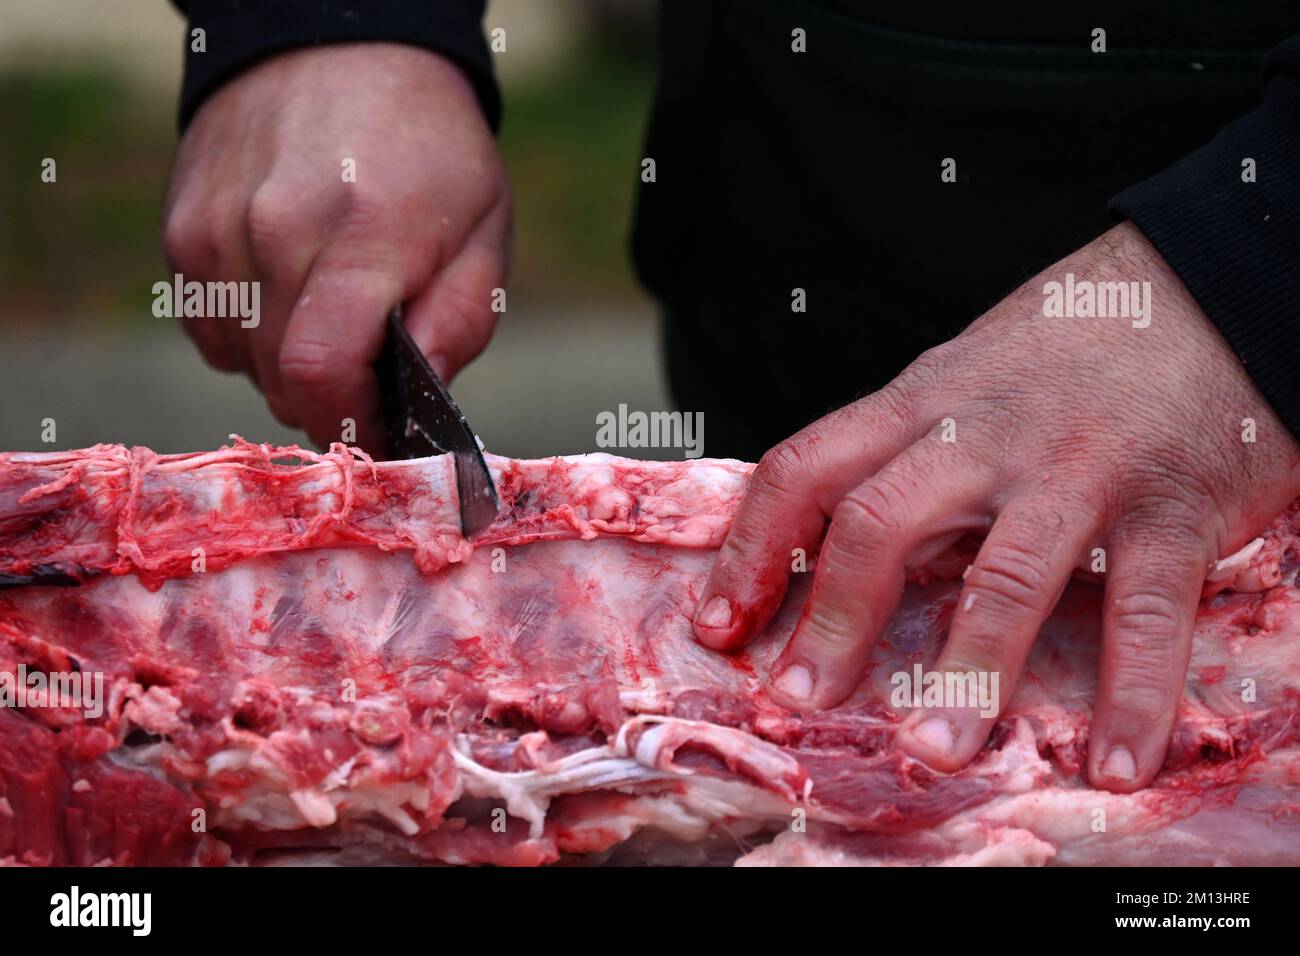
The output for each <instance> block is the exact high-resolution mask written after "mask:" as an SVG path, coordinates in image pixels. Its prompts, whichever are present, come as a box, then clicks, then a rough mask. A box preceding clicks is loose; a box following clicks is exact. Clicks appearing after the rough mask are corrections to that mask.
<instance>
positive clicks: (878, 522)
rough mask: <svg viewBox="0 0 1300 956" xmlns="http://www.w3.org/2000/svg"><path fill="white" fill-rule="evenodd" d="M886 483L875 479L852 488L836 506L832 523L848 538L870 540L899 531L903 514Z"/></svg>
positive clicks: (891, 535) (866, 542)
mask: <svg viewBox="0 0 1300 956" xmlns="http://www.w3.org/2000/svg"><path fill="white" fill-rule="evenodd" d="M901 500H902V499H901V497H900V496H896V495H895V494H894V493H893V492H892V491H891V490H890V488H889V486H888V483H887V482H884V481H879V480H874V481H869V482H867V483H866V484H864V485H862V486H860V487H859V488H856V489H854V490H853V491H852V492H850V493H849V494H848V495H846V496H845V497H844V499H843V500H841V501H840V503H839V504H838V505H837V506H836V507H835V513H834V515H832V517H831V526H832V527H833V528H838V529H839V531H840V533H841V537H844V538H847V540H856V541H861V542H863V543H864V544H870V543H873V542H877V541H880V540H881V539H882V538H892V537H895V536H897V535H900V534H902V532H903V530H904V528H905V526H906V516H905V512H904V509H903V506H902V503H901Z"/></svg>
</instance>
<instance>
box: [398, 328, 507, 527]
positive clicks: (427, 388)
mask: <svg viewBox="0 0 1300 956" xmlns="http://www.w3.org/2000/svg"><path fill="white" fill-rule="evenodd" d="M375 374H376V375H377V376H378V378H379V396H380V403H381V405H382V406H383V413H384V422H385V434H386V436H387V438H388V454H389V455H390V456H391V457H393V458H427V457H428V456H430V455H443V454H450V455H451V456H452V460H453V462H454V463H455V467H456V496H457V498H459V500H460V532H461V534H462V535H464V536H465V537H466V538H472V537H473V536H474V535H476V534H478V533H479V532H480V531H482V530H483V529H485V528H486V527H487V526H488V525H490V524H491V523H492V522H493V521H495V520H496V516H497V508H498V503H497V490H496V486H495V485H494V484H493V483H492V473H491V472H489V471H488V466H487V462H486V461H484V460H483V453H482V452H481V451H480V450H479V447H478V441H477V439H475V438H474V432H473V431H471V430H470V427H469V424H468V423H467V422H466V421H465V416H464V415H462V414H461V411H460V409H459V408H457V407H456V403H455V402H454V401H452V399H451V396H450V395H448V394H447V388H446V386H444V385H443V384H442V382H441V381H440V380H439V378H438V376H437V375H436V374H434V371H433V368H432V367H430V365H429V361H428V359H426V358H425V357H424V353H422V352H421V351H420V349H419V346H417V345H416V344H415V342H414V340H413V339H412V338H411V334H410V333H409V332H407V331H406V325H405V324H404V323H403V322H402V310H401V307H400V306H399V307H398V308H396V309H394V310H393V311H392V312H390V313H389V315H388V332H387V335H386V336H385V338H384V347H383V351H382V352H381V353H380V355H379V361H378V362H377V363H376V364H375Z"/></svg>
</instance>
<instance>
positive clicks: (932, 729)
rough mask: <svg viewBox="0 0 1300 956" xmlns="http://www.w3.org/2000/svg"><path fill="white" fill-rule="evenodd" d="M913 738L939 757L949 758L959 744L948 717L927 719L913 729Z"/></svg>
mask: <svg viewBox="0 0 1300 956" xmlns="http://www.w3.org/2000/svg"><path fill="white" fill-rule="evenodd" d="M912 737H913V739H915V740H916V741H917V742H918V743H920V744H924V745H925V747H926V749H928V750H930V751H931V752H933V753H934V754H936V755H939V756H944V757H946V756H948V755H949V754H951V753H952V751H953V747H954V746H955V745H956V743H957V734H956V732H955V731H954V730H953V726H952V721H950V720H948V718H946V717H927V718H925V720H923V721H921V722H920V723H919V724H917V725H916V726H915V727H913V728H912Z"/></svg>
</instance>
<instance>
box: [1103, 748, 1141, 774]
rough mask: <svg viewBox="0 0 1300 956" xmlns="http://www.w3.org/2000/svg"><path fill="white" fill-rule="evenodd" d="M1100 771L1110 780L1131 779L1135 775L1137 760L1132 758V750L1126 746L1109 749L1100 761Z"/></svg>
mask: <svg viewBox="0 0 1300 956" xmlns="http://www.w3.org/2000/svg"><path fill="white" fill-rule="evenodd" d="M1101 773H1102V776H1105V777H1110V778H1111V779H1112V780H1132V779H1133V778H1134V777H1136V776H1137V761H1136V760H1134V759H1133V751H1131V750H1129V749H1128V748H1127V747H1116V748H1114V749H1113V750H1111V752H1110V753H1108V754H1106V759H1105V760H1104V761H1102V764H1101Z"/></svg>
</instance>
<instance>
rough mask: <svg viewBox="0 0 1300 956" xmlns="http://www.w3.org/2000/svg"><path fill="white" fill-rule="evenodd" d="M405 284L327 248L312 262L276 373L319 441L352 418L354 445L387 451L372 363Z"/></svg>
mask: <svg viewBox="0 0 1300 956" xmlns="http://www.w3.org/2000/svg"><path fill="white" fill-rule="evenodd" d="M402 288H403V281H402V277H401V276H400V275H398V274H397V273H396V271H394V270H390V269H386V268H383V267H381V266H378V265H367V266H356V265H354V264H352V263H351V262H350V261H349V260H346V259H340V258H338V257H337V256H334V255H331V254H330V253H329V252H326V253H325V254H323V255H322V256H321V258H320V259H319V260H318V261H317V263H316V264H315V265H314V266H313V267H312V273H311V275H310V276H309V277H308V279H307V282H306V284H305V285H304V287H303V293H302V295H301V296H300V297H299V299H298V302H297V304H296V305H295V307H294V309H293V312H292V314H291V315H290V316H289V321H288V325H287V327H286V328H285V332H284V339H283V341H282V343H281V346H280V355H279V368H278V374H279V376H280V380H281V382H282V383H283V386H284V390H285V395H286V397H287V398H288V401H289V402H290V403H291V405H292V406H293V408H294V410H295V411H296V412H297V413H298V414H299V415H300V416H301V418H302V421H303V425H304V427H305V428H306V429H307V433H308V434H309V435H310V436H311V437H312V440H313V441H315V442H317V443H318V444H320V445H322V446H323V445H328V444H329V443H330V442H336V441H339V440H340V438H341V436H342V433H343V428H344V427H345V419H351V420H352V421H353V422H355V423H356V438H357V444H359V445H361V446H362V447H363V448H365V449H366V450H368V451H370V452H372V453H374V454H383V453H384V452H385V448H386V443H385V438H384V428H383V417H382V414H381V411H380V407H379V398H378V394H377V383H376V380H375V372H374V361H375V359H376V357H377V356H378V355H379V350H380V346H381V345H382V343H383V338H384V318H385V317H386V316H387V314H388V312H389V311H390V310H391V309H392V308H393V307H394V306H395V305H396V304H397V303H399V302H400V301H401V297H402Z"/></svg>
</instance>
